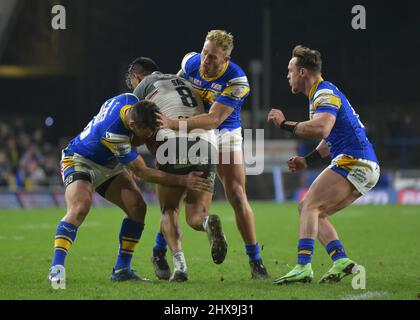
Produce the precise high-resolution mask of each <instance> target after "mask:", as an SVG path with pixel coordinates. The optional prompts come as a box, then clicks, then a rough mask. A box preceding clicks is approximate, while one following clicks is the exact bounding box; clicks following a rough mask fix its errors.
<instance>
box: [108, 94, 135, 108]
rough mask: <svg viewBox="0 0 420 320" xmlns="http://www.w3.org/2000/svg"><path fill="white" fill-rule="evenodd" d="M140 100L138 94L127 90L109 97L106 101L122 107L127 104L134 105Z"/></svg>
mask: <svg viewBox="0 0 420 320" xmlns="http://www.w3.org/2000/svg"><path fill="white" fill-rule="evenodd" d="M138 101H139V99H138V98H137V96H136V95H134V94H132V93H129V92H126V93H122V94H120V95H118V96H115V97H113V98H110V99H108V100H107V101H106V102H105V103H109V104H115V106H118V107H120V108H122V107H124V106H126V105H133V104H135V103H137V102H138Z"/></svg>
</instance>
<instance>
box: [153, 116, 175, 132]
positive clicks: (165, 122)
mask: <svg viewBox="0 0 420 320" xmlns="http://www.w3.org/2000/svg"><path fill="white" fill-rule="evenodd" d="M157 122H158V124H159V126H160V129H171V130H174V129H175V120H172V119H170V118H168V117H167V116H165V115H164V114H163V113H161V112H159V113H157Z"/></svg>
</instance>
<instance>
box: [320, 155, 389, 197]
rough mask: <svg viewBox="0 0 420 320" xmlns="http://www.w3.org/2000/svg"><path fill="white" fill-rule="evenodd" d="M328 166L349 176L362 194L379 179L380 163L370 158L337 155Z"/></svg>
mask: <svg viewBox="0 0 420 320" xmlns="http://www.w3.org/2000/svg"><path fill="white" fill-rule="evenodd" d="M328 168H330V169H332V170H333V171H335V172H337V173H338V174H341V175H342V176H343V177H345V178H347V180H349V181H350V183H351V184H352V185H353V186H354V187H355V188H356V190H357V191H359V192H360V193H361V194H366V193H367V192H368V191H369V190H370V189H372V188H373V187H374V186H375V185H376V183H377V182H378V180H379V176H380V174H381V170H380V167H379V165H378V164H377V163H376V162H374V161H370V160H365V159H358V158H353V157H352V156H349V155H346V154H340V155H338V156H337V157H335V158H334V159H333V160H332V161H331V164H330V165H329V166H328Z"/></svg>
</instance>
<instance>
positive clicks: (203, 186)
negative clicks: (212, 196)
mask: <svg viewBox="0 0 420 320" xmlns="http://www.w3.org/2000/svg"><path fill="white" fill-rule="evenodd" d="M202 175H203V172H197V171H193V172H190V173H189V174H187V175H184V176H183V178H184V179H183V180H184V182H183V185H184V186H185V187H186V188H187V189H190V190H195V191H209V189H210V185H211V182H210V180H209V179H204V178H201V176H202Z"/></svg>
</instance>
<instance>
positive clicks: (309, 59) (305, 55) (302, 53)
mask: <svg viewBox="0 0 420 320" xmlns="http://www.w3.org/2000/svg"><path fill="white" fill-rule="evenodd" d="M292 55H293V57H294V58H297V61H296V65H297V66H298V67H300V68H305V69H308V70H309V71H310V72H312V73H318V72H321V69H322V60H321V53H320V52H319V51H317V50H312V49H310V48H307V47H304V46H302V45H298V46H296V47H294V48H293V52H292Z"/></svg>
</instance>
